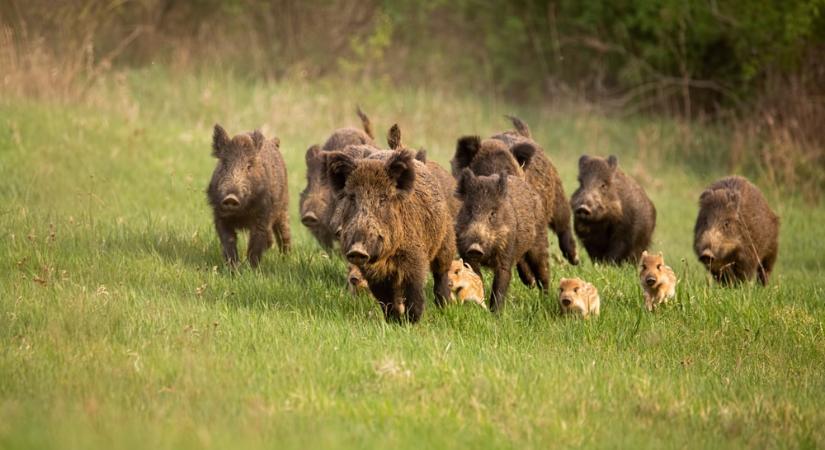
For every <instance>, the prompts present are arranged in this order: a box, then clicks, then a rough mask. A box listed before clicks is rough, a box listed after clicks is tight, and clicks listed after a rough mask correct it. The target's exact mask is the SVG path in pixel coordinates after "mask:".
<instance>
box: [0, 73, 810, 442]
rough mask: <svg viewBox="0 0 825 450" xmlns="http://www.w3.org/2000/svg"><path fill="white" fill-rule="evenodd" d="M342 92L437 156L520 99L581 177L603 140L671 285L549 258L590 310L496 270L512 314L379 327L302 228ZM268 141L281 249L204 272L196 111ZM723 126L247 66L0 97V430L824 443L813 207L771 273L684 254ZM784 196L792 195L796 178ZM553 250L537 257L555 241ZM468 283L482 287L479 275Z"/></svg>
mask: <svg viewBox="0 0 825 450" xmlns="http://www.w3.org/2000/svg"><path fill="white" fill-rule="evenodd" d="M358 103H360V104H361V105H362V107H363V108H364V109H365V110H366V111H367V112H368V113H369V114H370V116H371V117H372V119H373V122H374V124H375V126H376V129H377V130H378V131H379V134H383V132H384V130H386V129H387V128H388V127H389V126H390V125H391V124H392V123H394V122H398V123H399V124H400V125H401V127H402V130H403V132H404V139H405V142H407V143H408V144H409V145H412V146H416V147H417V146H423V147H426V148H427V149H428V151H429V157H430V158H432V159H435V160H437V161H439V162H441V163H443V164H445V165H446V164H447V163H448V160H449V158H450V156H451V154H452V150H453V146H454V143H455V139H456V138H457V137H458V136H460V135H462V134H468V133H477V134H481V135H490V134H493V133H495V132H497V131H499V130H501V129H504V128H506V127H507V126H508V124H507V122H506V120H505V119H503V118H502V117H501V116H502V114H505V113H517V114H519V115H521V116H522V117H523V118H524V119H525V120H526V121H528V123H529V124H530V125H531V127H532V130H533V132H534V135H535V136H536V139H537V140H538V141H539V142H540V143H542V144H543V145H544V147H545V149H546V151H547V152H548V154H549V155H550V157H551V159H552V160H553V161H554V163H555V164H556V166H557V167H558V169H559V171H560V172H561V173H562V176H563V178H564V182H565V188H566V190H567V193H568V195H569V194H570V193H572V191H573V190H574V189H575V177H576V173H575V170H576V160H577V158H578V156H579V155H580V154H581V153H589V154H607V153H616V154H618V155H619V160H620V164H621V165H622V166H623V167H624V168H625V170H626V171H628V172H629V173H631V174H633V175H634V176H636V177H637V178H638V179H640V181H641V182H642V183H643V185H644V186H645V187H646V189H647V190H648V192H649V193H650V195H651V197H652V198H653V200H654V202H655V203H656V206H657V209H658V212H659V220H658V226H657V230H656V234H655V238H654V240H655V242H654V245H653V248H654V249H656V250H662V251H664V253H665V255H666V259H667V261H668V262H669V263H670V265H672V266H673V267H674V269H675V270H676V271H677V273H678V274H679V276H680V278H681V282H680V284H679V286H678V289H677V301H676V302H675V303H673V304H671V305H668V306H667V307H664V308H662V309H661V310H659V311H658V312H656V313H655V314H649V313H647V312H645V311H643V310H642V298H641V290H640V288H639V286H638V284H637V280H636V273H635V269H634V268H632V267H600V266H594V265H593V264H592V263H591V262H590V261H589V260H588V259H587V258H585V261H584V263H583V265H581V266H579V267H572V266H569V265H566V264H561V263H559V262H556V261H551V270H552V280H553V282H554V283H555V282H557V281H558V280H559V278H561V277H562V276H582V277H584V278H586V279H588V280H590V281H591V282H593V283H594V284H595V285H596V286H597V287H598V288H599V289H600V291H601V294H602V302H603V303H602V316H601V317H600V318H598V319H596V320H590V321H581V320H572V319H568V318H562V317H559V316H558V314H557V306H556V303H555V298H553V297H552V296H551V297H549V298H548V297H544V296H542V295H540V294H539V293H538V292H536V291H534V290H533V291H531V290H527V289H525V288H524V287H523V286H521V285H520V284H518V282H517V281H516V280H515V277H514V284H513V287H512V289H511V297H510V301H509V304H508V307H507V308H506V310H505V311H504V312H503V313H502V314H501V315H499V316H497V317H494V316H491V315H490V314H488V313H485V312H484V311H482V310H480V309H479V308H477V307H472V306H471V305H467V306H464V307H459V306H453V307H449V308H446V309H444V310H439V309H437V308H435V307H434V305H433V304H432V295H431V293H430V291H429V290H428V292H427V294H428V299H429V304H428V307H427V311H426V312H425V315H424V318H423V320H422V322H421V323H420V324H418V325H416V326H395V325H387V324H385V323H384V322H383V320H382V319H381V317H380V313H379V311H378V309H377V307H376V306H375V304H374V303H373V301H371V300H370V299H368V298H366V297H364V298H351V297H349V295H348V294H347V293H346V292H345V289H344V282H343V276H344V264H343V262H342V261H341V259H340V258H338V257H337V256H335V255H332V256H331V257H327V256H326V255H324V254H323V253H322V252H321V250H320V249H319V247H318V246H317V245H316V244H315V243H314V242H313V241H312V240H311V238H310V236H309V234H308V233H307V232H306V231H305V230H304V228H303V227H302V226H301V224H300V222H299V221H298V220H297V196H298V193H299V192H300V190H301V189H303V186H304V180H303V174H304V167H303V155H304V150H305V149H306V148H307V147H308V146H309V145H310V144H312V143H317V142H321V141H323V140H324V139H325V138H326V136H327V135H328V134H329V133H330V131H331V130H333V129H334V128H336V127H340V126H344V125H355V124H357V123H358V121H357V117H356V116H355V114H354V109H355V105H356V104H358ZM216 121H219V122H221V123H222V124H223V125H224V126H225V127H226V128H227V129H228V130H229V131H230V132H231V133H236V132H240V131H243V130H248V129H251V128H253V127H258V126H262V127H263V130H264V132H265V134H266V135H267V136H271V135H273V134H277V135H278V136H279V137H280V138H281V142H282V149H283V151H284V155H285V158H286V161H287V166H288V170H289V179H290V185H289V188H290V196H291V204H290V216H291V220H292V222H291V225H292V231H293V236H294V239H295V242H296V245H295V250H294V252H293V253H292V254H290V255H289V256H286V257H284V256H281V255H279V254H278V252H277V251H274V250H273V251H270V252H268V253H267V254H266V256H265V258H264V260H263V263H262V266H261V268H260V270H258V271H252V270H249V269H246V270H242V271H241V272H240V273H239V274H235V275H233V274H231V273H229V272H227V271H226V270H224V268H223V266H222V263H221V259H220V251H219V245H218V241H217V238H216V236H215V235H214V232H213V230H212V225H211V220H210V212H209V210H208V207H207V204H206V201H205V195H204V193H203V191H204V188H205V185H206V183H207V181H208V177H209V174H210V173H211V170H212V167H213V160H212V159H211V158H210V156H209V152H210V151H209V144H210V136H211V126H212V124H213V123H214V122H216ZM725 139H726V136H725V135H724V130H715V129H702V128H699V127H693V128H692V129H690V130H687V131H686V130H685V128H684V126H682V125H679V124H674V123H670V122H666V121H657V120H654V119H651V118H648V119H632V120H619V119H611V118H605V117H603V116H600V115H598V114H593V113H588V112H587V111H583V110H570V111H545V110H536V109H527V110H524V111H522V110H520V108H519V106H518V105H512V104H502V103H499V102H497V101H494V100H490V99H476V98H472V97H463V96H460V95H454V94H446V93H432V92H426V91H421V90H405V89H395V88H391V87H386V86H383V87H382V86H354V87H349V86H347V87H346V88H345V89H342V87H341V86H329V85H322V84H301V83H295V84H251V83H248V82H244V81H242V80H241V79H239V78H236V77H231V76H206V75H203V76H188V77H184V78H181V79H177V78H176V77H175V75H174V74H168V73H163V72H161V71H148V72H130V73H126V74H125V75H123V76H120V77H112V78H110V79H107V80H106V81H105V83H103V84H102V85H101V86H96V87H94V88H93V90H92V92H91V94H90V97H89V99H88V100H87V101H84V102H82V103H79V104H65V103H62V102H52V101H49V100H47V99H46V100H39V101H27V100H25V99H20V98H15V97H14V96H11V97H5V98H4V99H0V180H2V181H0V196H2V199H3V202H2V206H0V230H2V246H0V283H1V285H0V447H2V448H35V447H61V448H83V449H89V448H112V447H121V448H129V447H133V448H189V447H210V446H211V447H229V446H231V447H239V448H259V447H278V448H296V447H305V448H318V447H332V448H386V447H401V448H442V447H455V446H466V447H474V448H501V447H506V448H547V447H569V446H574V447H579V446H584V447H612V448H615V447H624V448H641V447H646V448H674V447H678V448H685V447H687V448H696V447H711V448H717V447H760V448H761V447H803V448H816V447H822V446H825V431H823V430H825V426H824V425H825V413H824V412H823V409H822V405H823V402H825V367H824V366H823V361H825V331H823V320H825V306H824V304H823V300H822V297H823V295H825V281H823V279H822V273H823V272H822V269H823V258H822V254H823V252H825V244H823V241H822V237H823V231H822V230H823V227H822V223H824V222H825V208H823V207H822V206H812V205H809V204H804V203H802V202H801V201H800V200H799V199H797V198H796V197H794V196H790V197H789V196H787V195H783V194H779V193H778V192H775V191H772V190H770V191H767V192H766V195H767V196H768V198H769V201H770V202H771V203H772V205H773V206H774V207H775V209H776V210H777V211H778V213H779V215H780V216H781V217H782V229H781V230H782V235H781V249H780V258H779V263H778V266H777V270H776V272H775V277H774V279H773V282H772V284H771V285H770V286H769V287H767V288H761V287H758V286H750V285H747V286H743V287H741V288H737V289H728V288H720V287H717V286H713V285H710V284H708V282H707V278H706V276H705V274H704V272H703V270H702V269H701V267H700V266H699V264H698V263H697V262H696V261H695V258H694V257H693V255H692V251H691V242H692V228H693V221H694V219H695V215H696V208H697V206H696V201H697V197H698V194H699V193H700V192H701V189H702V188H703V187H704V186H705V185H707V184H708V183H710V182H711V181H713V180H714V179H715V178H718V177H720V176H722V175H725V169H724V162H725V161H724V157H722V156H719V154H720V149H721V148H722V146H723V145H724V140H725ZM790 190H792V188H791V189H790ZM552 248H553V251H554V253H555V254H558V253H559V252H558V249H557V248H556V242H555V238H552ZM486 282H487V283H486V284H487V288H489V282H490V277H489V276H487V277H486Z"/></svg>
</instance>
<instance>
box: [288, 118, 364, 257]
mask: <svg viewBox="0 0 825 450" xmlns="http://www.w3.org/2000/svg"><path fill="white" fill-rule="evenodd" d="M357 112H358V116H359V117H360V118H361V122H362V125H363V127H364V130H363V131H362V130H359V129H357V128H351V127H349V128H340V129H338V130H335V131H334V132H333V133H332V135H331V136H330V137H329V138H328V139H327V140H326V142H325V143H324V145H323V146H318V145H313V146H311V147H310V148H309V149H307V152H306V156H305V160H306V165H307V175H306V178H307V186H306V188H305V189H304V190H303V191H302V192H301V196H300V201H299V204H298V208H299V213H300V215H301V223H302V224H303V225H304V226H305V227H307V229H309V231H310V233H312V235H313V237H315V239H316V240H317V241H318V243H319V244H321V247H323V248H324V249H325V250H330V249H331V248H332V246H333V244H334V242H335V230H334V229H333V228H331V226H330V221H331V219H332V214H333V211H334V209H335V207H334V203H335V198H334V197H333V195H332V189H331V188H330V186H329V181H328V180H327V176H326V163H325V157H326V154H327V153H329V152H331V151H337V150H343V149H344V148H345V147H347V146H349V145H356V146H366V147H370V148H374V147H375V141H374V140H373V135H372V124H371V123H370V120H369V118H368V117H367V115H366V114H364V112H363V111H361V108H358V111H357Z"/></svg>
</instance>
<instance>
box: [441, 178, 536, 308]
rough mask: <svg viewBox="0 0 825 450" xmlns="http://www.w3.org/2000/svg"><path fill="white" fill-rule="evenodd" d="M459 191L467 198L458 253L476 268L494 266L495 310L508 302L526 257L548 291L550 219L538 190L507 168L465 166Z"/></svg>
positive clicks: (492, 304)
mask: <svg viewBox="0 0 825 450" xmlns="http://www.w3.org/2000/svg"><path fill="white" fill-rule="evenodd" d="M457 194H458V196H459V197H460V198H461V200H462V201H463V203H462V206H461V210H460V211H459V213H458V217H457V218H456V226H455V232H456V236H457V241H458V252H459V254H460V255H461V257H462V258H463V259H464V260H465V261H467V262H468V263H469V264H470V266H471V267H472V268H473V270H474V271H475V272H476V273H479V274H480V273H481V271H480V270H479V266H480V265H482V266H485V267H489V268H490V269H492V270H493V274H494V278H493V289H492V292H491V293H490V310H491V311H496V310H497V309H499V308H501V307H502V306H504V300H505V297H506V295H507V289H508V288H509V286H510V277H511V274H512V271H513V265H514V264H516V263H517V262H519V261H521V260H523V261H524V263H525V264H526V266H527V267H526V268H527V269H528V270H530V271H531V272H532V274H533V275H535V281H536V282H537V284H538V285H539V288H541V289H542V290H547V286H548V266H547V264H548V261H547V260H548V256H549V250H548V248H547V246H548V244H547V221H546V219H545V215H544V208H543V205H542V202H541V198H540V197H539V195H538V194H536V192H535V190H533V188H532V187H530V185H529V184H527V182H526V181H525V180H524V179H522V178H521V177H514V176H508V175H507V173H506V172H502V173H500V174H495V175H490V176H476V175H475V174H474V173H473V172H472V171H471V170H470V169H468V168H464V170H463V171H462V172H461V178H460V179H459V182H458V190H457ZM521 270H522V268H521V266H519V271H521ZM520 274H521V272H520ZM522 281H523V282H525V284H526V285H528V286H529V285H530V283H529V281H531V280H529V279H528V278H526V277H524V276H523V275H522Z"/></svg>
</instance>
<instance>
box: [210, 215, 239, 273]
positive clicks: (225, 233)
mask: <svg viewBox="0 0 825 450" xmlns="http://www.w3.org/2000/svg"><path fill="white" fill-rule="evenodd" d="M215 230H216V231H217V232H218V239H220V240H221V248H222V249H223V259H224V260H226V262H227V264H229V266H231V267H235V266H237V265H238V233H237V232H236V231H235V228H234V227H232V226H230V225H227V224H226V222H224V221H222V220H216V221H215Z"/></svg>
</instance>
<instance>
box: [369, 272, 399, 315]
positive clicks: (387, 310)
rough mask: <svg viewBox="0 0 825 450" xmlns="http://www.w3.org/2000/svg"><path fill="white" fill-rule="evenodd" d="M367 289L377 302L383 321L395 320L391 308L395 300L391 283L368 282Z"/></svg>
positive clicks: (393, 311) (392, 308)
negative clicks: (382, 314)
mask: <svg viewBox="0 0 825 450" xmlns="http://www.w3.org/2000/svg"><path fill="white" fill-rule="evenodd" d="M369 289H370V292H372V295H373V297H375V299H376V300H377V301H378V306H380V307H381V312H382V313H384V320H386V321H387V322H390V321H392V320H397V318H396V316H395V310H394V307H393V306H394V300H395V289H394V288H393V286H392V283H389V282H387V281H382V282H378V281H375V282H370V283H369Z"/></svg>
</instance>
